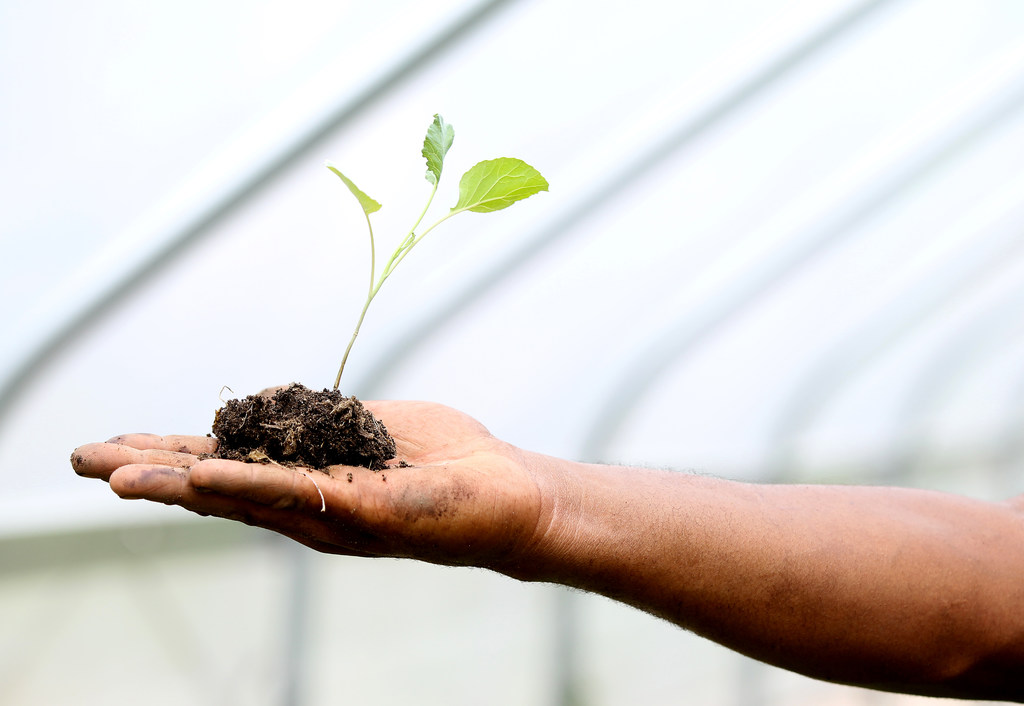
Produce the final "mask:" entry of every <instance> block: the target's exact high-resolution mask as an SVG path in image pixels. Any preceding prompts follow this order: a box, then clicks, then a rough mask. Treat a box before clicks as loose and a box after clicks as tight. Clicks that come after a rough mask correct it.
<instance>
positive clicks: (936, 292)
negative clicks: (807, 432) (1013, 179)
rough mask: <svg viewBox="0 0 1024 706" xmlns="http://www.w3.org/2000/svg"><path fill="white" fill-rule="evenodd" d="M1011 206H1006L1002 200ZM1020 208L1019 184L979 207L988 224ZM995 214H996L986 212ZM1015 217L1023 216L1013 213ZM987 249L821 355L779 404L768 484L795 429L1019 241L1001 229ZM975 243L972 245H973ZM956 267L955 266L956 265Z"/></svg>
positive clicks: (779, 473)
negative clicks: (978, 258)
mask: <svg viewBox="0 0 1024 706" xmlns="http://www.w3.org/2000/svg"><path fill="white" fill-rule="evenodd" d="M1008 197H1010V198H1012V199H1014V202H1012V203H1010V204H1007V203H1004V202H1006V201H1007V198H1008ZM1022 208H1024V180H1022V181H1021V182H1019V183H1015V184H1013V185H1011V187H1010V188H1008V189H1006V190H1004V191H1003V192H1001V193H999V194H997V195H996V197H994V198H993V199H991V200H989V201H987V202H986V203H985V204H983V205H982V207H981V208H980V209H978V210H979V211H981V212H983V213H985V215H984V216H983V217H982V220H988V221H991V220H993V219H996V220H998V219H1002V218H1006V217H1007V213H1006V211H1007V210H1009V211H1011V212H1013V211H1021V209H1022ZM992 211H995V213H991V212H992ZM1016 216H1017V218H1020V217H1022V216H1024V212H1021V213H1016ZM978 220H979V219H978V218H976V217H975V216H974V214H973V213H972V214H971V215H970V216H969V217H968V218H966V219H965V220H964V221H963V222H962V223H964V224H966V225H958V226H954V227H955V228H956V227H961V228H962V227H966V228H976V227H977V226H978V223H977V222H978ZM991 239H992V240H994V241H996V242H995V243H992V244H990V247H991V248H992V251H991V252H990V253H989V254H988V256H987V257H986V258H985V259H984V260H983V261H982V262H980V263H977V264H975V265H973V266H971V265H970V264H969V263H968V264H966V265H964V266H963V267H962V268H961V269H960V271H959V272H958V273H957V274H956V275H955V276H954V277H953V279H952V280H946V281H944V282H943V283H941V284H939V285H936V286H935V287H934V288H933V289H932V291H931V292H927V293H925V294H922V295H919V296H918V297H916V298H910V299H908V300H907V302H906V303H905V304H904V305H903V306H902V307H895V308H892V309H889V310H888V311H887V313H886V315H885V316H883V317H882V318H875V319H873V320H872V321H870V322H868V323H867V324H866V325H865V326H863V327H859V328H857V329H856V330H854V331H852V332H850V333H849V334H848V335H846V336H845V337H844V338H843V340H842V341H840V342H839V343H837V344H836V345H835V346H833V348H832V351H831V352H830V353H827V354H825V355H824V356H822V359H821V360H820V362H819V363H818V364H817V365H815V366H814V368H813V370H812V371H811V372H809V373H808V374H806V375H805V376H804V378H803V379H804V382H803V383H802V384H801V385H800V386H799V388H798V389H797V390H796V391H795V392H794V393H793V394H792V395H790V398H789V401H788V402H785V403H783V405H782V412H781V413H780V414H779V422H778V423H777V424H776V426H775V430H774V432H773V434H772V436H773V438H774V442H773V451H772V452H771V454H770V456H769V458H768V460H767V461H766V463H765V466H764V477H765V480H766V481H767V482H782V481H784V480H787V479H788V478H791V477H792V473H790V472H789V469H790V467H791V465H792V463H793V458H792V454H793V448H792V443H793V440H794V439H795V437H796V436H798V435H799V433H800V431H801V430H802V429H804V428H806V427H807V426H808V425H809V424H811V423H812V421H813V420H814V418H815V416H816V415H817V414H818V413H819V412H820V411H821V410H822V409H824V408H825V407H826V406H827V405H828V403H829V402H830V401H831V399H832V398H833V397H834V396H835V395H836V394H838V393H839V391H840V390H841V389H842V388H843V387H844V385H846V384H848V383H849V382H850V381H851V380H852V379H854V378H855V377H856V376H857V375H858V374H860V373H861V372H863V371H864V370H866V369H868V368H869V367H870V365H871V364H872V363H873V362H874V361H875V360H876V359H877V358H878V357H879V356H880V355H882V354H883V353H884V352H885V351H886V350H887V349H889V348H890V347H891V346H893V345H896V344H897V343H898V342H899V341H901V340H904V339H905V338H906V337H907V336H910V335H912V334H913V333H914V332H915V331H916V330H917V329H918V328H919V327H920V326H922V325H923V324H924V323H926V322H927V321H929V320H930V319H931V318H932V317H934V316H935V315H937V314H938V313H939V312H941V310H942V309H943V308H944V307H945V306H947V305H948V304H949V303H950V302H951V301H953V300H954V299H955V298H956V297H958V296H962V295H963V293H964V292H965V291H969V290H970V289H971V288H973V287H975V286H976V285H977V284H978V283H979V281H980V280H981V279H982V278H983V277H985V276H986V275H988V274H989V273H990V272H991V271H992V270H994V269H997V268H999V267H1001V266H1002V265H1004V264H1005V263H1006V260H1005V258H1006V257H1007V256H1008V255H1010V254H1012V253H1013V252H1014V251H1015V250H1017V249H1019V248H1021V246H1022V245H1024V243H1021V242H1020V239H1019V238H1018V237H1016V235H1015V234H1013V233H1011V232H1008V231H1005V230H1001V231H1000V232H997V234H996V235H995V236H992V238H991ZM974 245H977V243H975V244H974ZM958 264H959V263H958Z"/></svg>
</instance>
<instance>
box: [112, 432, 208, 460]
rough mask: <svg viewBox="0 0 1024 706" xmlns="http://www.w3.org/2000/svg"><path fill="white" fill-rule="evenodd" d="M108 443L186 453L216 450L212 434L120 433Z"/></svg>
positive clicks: (206, 452)
mask: <svg viewBox="0 0 1024 706" xmlns="http://www.w3.org/2000/svg"><path fill="white" fill-rule="evenodd" d="M107 443H109V444H123V445H125V446H131V447H133V448H136V449H163V450H165V451H177V452H179V453H188V454H196V455H197V456H198V455H199V454H212V453H213V452H214V451H216V450H217V439H216V438H214V437H212V436H186V435H182V434H170V435H168V436H158V435H157V434H121V435H119V436H115V437H114V438H112V439H110V440H109V441H108V442H107Z"/></svg>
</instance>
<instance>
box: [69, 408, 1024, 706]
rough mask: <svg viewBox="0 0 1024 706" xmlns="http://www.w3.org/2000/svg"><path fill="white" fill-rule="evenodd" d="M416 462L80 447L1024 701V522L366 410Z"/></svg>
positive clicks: (132, 484) (806, 648)
mask: <svg viewBox="0 0 1024 706" xmlns="http://www.w3.org/2000/svg"><path fill="white" fill-rule="evenodd" d="M368 406H371V408H372V409H373V411H374V412H375V413H376V414H377V415H378V416H379V417H381V418H382V419H383V421H384V423H385V424H386V425H387V427H388V429H389V430H390V431H391V432H392V434H393V435H394V436H395V437H396V440H397V442H398V447H399V459H401V460H404V461H406V462H407V463H409V464H411V466H410V467H407V468H393V469H389V470H385V471H380V472H377V473H374V472H372V471H369V470H367V469H359V468H345V467H340V466H339V467H333V468H332V469H330V474H329V475H328V474H323V473H320V472H316V471H307V470H302V469H299V470H292V469H286V468H282V467H278V466H268V465H254V464H242V463H238V462H233V461H222V460H216V459H210V460H202V461H200V460H198V459H197V457H196V456H195V455H194V454H199V453H202V452H204V451H209V450H211V449H212V448H213V446H214V444H215V442H214V441H212V440H210V439H207V438H205V437H154V436H150V435H128V436H125V437H118V438H115V439H114V440H112V442H114V443H105V444H89V445H87V446H84V447H81V448H80V449H77V450H76V451H75V453H74V454H73V455H72V463H73V465H74V467H75V469H76V471H78V472H79V473H80V474H82V475H86V476H92V477H97V478H101V479H104V480H107V481H108V482H109V483H110V485H111V487H112V488H113V489H114V490H115V492H117V493H118V494H119V495H121V496H122V497H128V498H145V499H148V500H155V501H158V502H165V503H170V504H178V505H181V506H183V507H186V508H188V509H190V510H193V511H194V512H198V513H201V514H211V515H218V516H222V517H228V518H231V519H236V520H240V521H243V522H247V523H249V524H253V525H259V526H263V527H267V528H269V529H273V530H276V531H278V532H281V533H282V534H285V535H286V536H289V537H292V538H293V539H295V540H297V541H300V542H303V543H304V544H307V545H309V546H311V547H313V548H315V549H318V550H321V551H328V552H335V553H344V554H351V555H357V556H402V557H412V558H418V559H423V560H426V561H431V562H435V563H442V564H460V565H475V566H483V567H486V568H490V569H493V570H496V571H499V572H502V573H505V574H507V575H509V576H513V577H515V578H518V579H522V580H527V581H550V582H555V583H561V584H566V585H570V586H575V587H578V588H581V589H584V590H588V591H593V592H596V593H601V594H604V595H607V596H609V597H612V598H615V599H617V600H621V601H623V602H626V603H629V604H631V605H634V606H636V607H638V608H641V609H643V610H646V611H648V612H651V613H653V614H655V615H658V616H661V617H663V618H665V619H667V620H670V621H672V622H674V623H676V624H678V625H680V626H682V627H684V628H687V629H690V630H693V631H695V632H697V633H699V634H702V635H705V636H707V637H709V638H711V639H713V640H715V641H717V642H720V643H722V644H724V645H727V646H729V647H731V648H733V649H736V650H738V651H740V652H743V653H745V654H748V655H750V656H752V657H755V658H757V659H761V660H763V661H766V662H769V663H772V664H775V665H778V666H781V667H784V668H787V669H791V670H794V671H798V672H801V673H804V674H808V675H810V676H815V677H818V678H822V679H828V680H832V681H838V682H844V683H852V684H859V685H863V686H869V687H874V688H879V689H887V690H894V691H906V692H912V693H924V694H933V695H949V696H961V697H968V698H988V699H1012V700H1024V679H1022V678H1021V677H1020V675H1021V674H1024V609H1022V608H1021V606H1024V516H1022V514H1021V512H1020V508H1019V507H1018V506H1016V505H1014V504H991V503H982V502H976V501H971V500H967V499H964V498H960V497H956V496H951V495H945V494H941V493H934V492H927V491H915V490H900V489H892V488H864V487H836V486H758V485H751V484H744V483H735V482H730V481H723V480H716V479H709V478H703V477H698V476H692V475H686V474H679V473H669V472H656V471H646V470H639V469H632V468H622V467H610V466H597V465H589V464H580V463H575V462H571V461H563V460H560V459H554V458H550V457H546V456H541V455H539V454H533V453H529V452H525V451H522V450H520V449H517V448H515V447H513V446H511V445H509V444H506V443H504V442H501V441H499V440H497V439H495V438H494V437H492V436H491V435H490V434H489V433H487V431H486V429H484V428H483V427H482V426H480V425H479V424H477V423H476V422H475V421H473V420H472V419H470V418H468V417H466V416H465V415H461V414H460V413H458V412H455V411H454V410H450V409H448V408H444V407H440V406H437V405H428V404H425V403H372V404H371V403H368Z"/></svg>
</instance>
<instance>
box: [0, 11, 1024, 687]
mask: <svg viewBox="0 0 1024 706" xmlns="http://www.w3.org/2000/svg"><path fill="white" fill-rule="evenodd" d="M1022 32H1024V5H1021V4H1020V3H1018V2H1014V1H1012V0H1005V1H1003V2H999V1H997V0H982V1H979V2H973V3H966V2H954V1H953V0H938V1H935V0H933V1H931V2H925V1H924V0H916V1H910V0H905V1H897V0H886V1H883V0H875V1H873V2H853V1H850V0H847V1H843V2H840V1H831V2H810V1H805V2H789V3H781V2H775V3H760V2H752V1H750V0H727V1H724V2H714V3H712V2H689V3H676V4H674V5H672V4H668V3H659V2H649V1H643V0H642V1H640V2H633V3H628V4H622V3H609V2H595V3H589V4H582V3H572V2H564V1H563V2H559V1H549V2H544V3H541V2H538V1H534V2H529V1H526V0H497V1H491V2H482V1H461V0H440V1H439V2H435V3H430V4H423V3H414V2H398V1H395V2H378V3H355V2H338V1H335V2H322V1H318V0H299V1H293V2H289V3H284V2H270V1H262V2H261V1H256V2H248V3H240V2H230V1H226V2H220V3H215V4H211V3H199V2H190V1H184V2H177V3H159V2H158V3H131V2H123V1H119V0H97V1H96V2H92V3H71V2H67V1H63V2H62V1H60V0H52V1H49V2H47V1H43V2H32V3H29V2H26V1H24V0H7V1H6V2H4V3H0V127H2V129H0V188H2V193H3V194H4V201H3V208H2V209H0V272H2V279H0V287H2V289H0V294H2V296H0V330H2V331H3V343H2V349H0V479H2V483H3V488H4V490H3V492H2V493H0V622H2V624H3V625H4V626H5V629H4V630H3V632H2V634H0V703H3V704H66V703H75V704H93V703H95V704H116V703H138V702H139V701H140V700H144V701H145V702H146V703H151V704H164V703H167V704H178V703H193V704H207V703H208V704H295V705H299V704H301V705H303V706H304V705H306V704H332V703H358V704H404V703H409V702H413V701H415V702H416V703H419V704H478V703H491V704H524V703H530V704H551V705H552V706H554V705H559V706H563V705H564V706H567V705H568V704H576V705H583V704H586V705H587V706H590V705H594V706H597V705H602V706H603V705H612V704H638V703H643V704H677V703H701V704H744V705H746V704H896V703H900V704H902V703H913V702H916V701H917V699H913V698H908V697H898V696H891V695H881V694H873V693H870V692H866V691H862V690H857V689H852V688H847V687H840V686H835V685H829V684H822V683H818V682H814V681H811V680H808V679H804V678H801V677H796V676H793V675H790V674H786V673H784V672H781V671H778V670H774V669H770V668H766V667H762V666H760V665H756V664H755V663H753V662H750V661H748V660H746V659H744V658H741V657H738V656H736V655H734V654H732V653H729V652H728V651H726V650H724V649H722V648H719V647H717V646H715V645H713V644H710V643H708V642H706V641H704V640H701V639H699V638H696V637H694V636H692V635H689V634H686V633H683V632H681V631H680V630H678V629H676V628H673V627H671V626H669V625H667V624H664V623H661V622H659V621H657V620H656V619H654V618H651V617H649V616H646V615H644V614H641V613H639V612H637V611H634V610H632V609H628V608H624V607H622V606H618V605H615V604H613V603H611V602H609V601H605V600H603V599H597V598H593V597H588V596H583V595H579V594H568V593H565V592H562V591H561V590H559V589H555V588H553V587H547V586H526V585H520V584H517V583H515V582H513V581H511V580H507V579H504V578H502V577H499V576H494V575H490V574H487V573H485V572H473V571H465V570H451V569H439V568H436V567H430V566H422V565H417V564H411V563H403V562H396V561H383V560H382V561H356V560H348V559H341V558H337V557H320V556H314V555H312V554H310V553H308V552H306V551H304V550H301V549H298V548H296V547H292V546H289V545H288V544H287V543H285V542H284V541H279V540H277V539H276V538H274V537H272V536H270V535H269V534H268V533H265V532H261V531H259V530H253V529H250V528H247V527H241V526H239V527H235V526H232V525H231V524H230V523H227V522H217V521H211V520H202V519H200V518H196V517H192V516H190V515H188V514H187V513H185V512H183V511H179V510H177V509H173V508H164V507H162V506H149V505H142V504H137V503H127V502H123V501H120V500H118V499H117V498H116V497H115V496H113V495H112V494H111V493H110V492H109V491H108V490H107V488H106V487H105V486H104V485H103V484H102V483H98V482H90V481H87V480H83V479H81V478H79V477H77V476H76V475H75V474H74V473H73V472H72V471H71V469H70V466H69V464H68V460H67V459H68V456H69V454H70V452H71V450H72V449H73V448H74V447H75V446H77V445H79V444H82V443H85V442H87V441H92V440H101V439H105V438H107V437H110V436H112V435H114V434H116V433H121V432H125V431H135V430H143V431H153V432H157V433H205V432H206V431H207V430H208V428H209V424H210V422H211V421H212V415H213V410H214V409H215V408H216V407H217V406H218V405H219V403H220V402H219V399H218V397H219V395H220V392H221V389H222V387H223V386H225V385H227V386H230V387H231V388H232V389H233V390H235V391H236V392H238V393H239V394H246V393H249V392H254V391H256V390H259V389H261V388H262V387H265V386H267V385H271V384H277V383H281V382H287V381H291V380H298V381H301V382H304V383H306V384H308V385H310V386H313V387H323V386H328V385H330V384H331V382H332V381H333V373H334V371H335V369H336V366H337V361H338V360H339V358H340V353H341V351H342V349H343V348H344V345H345V342H346V341H347V338H348V335H349V332H350V331H351V326H352V324H353V322H354V318H355V316H356V314H357V312H358V308H359V307H360V306H361V304H362V301H361V300H362V297H363V294H364V291H365V280H366V271H367V268H368V248H367V243H366V236H365V233H364V230H363V228H364V225H363V222H362V216H361V213H360V212H359V210H358V206H357V205H356V203H355V202H354V200H352V199H351V197H350V195H349V194H348V193H347V192H346V191H345V190H344V187H343V186H342V185H341V184H340V183H339V182H338V180H337V179H336V177H334V176H333V175H331V174H330V173H329V172H328V171H327V170H326V169H324V167H323V164H324V162H325V161H328V160H329V161H332V162H334V163H336V164H338V165H339V166H340V167H341V168H343V169H344V170H345V171H346V173H347V174H349V176H351V177H352V178H353V179H355V181H356V182H357V183H358V184H359V185H360V186H361V187H362V188H363V190H365V191H366V192H367V193H369V194H370V195H371V196H373V197H374V198H376V199H377V200H379V201H381V202H382V203H383V204H384V208H383V210H382V211H381V212H380V213H378V214H376V216H375V231H376V233H377V235H378V242H379V243H380V247H381V249H387V250H390V247H389V246H391V247H393V245H394V244H395V242H396V241H397V239H398V238H399V237H400V236H401V235H402V234H404V232H405V230H406V229H407V228H408V227H409V225H411V223H412V221H413V220H415V217H416V215H417V214H418V213H419V209H420V208H421V206H422V203H423V202H424V200H425V198H426V196H427V194H428V191H429V186H428V184H427V183H426V181H424V180H423V171H424V169H423V163H422V159H421V157H420V154H419V150H420V147H421V144H422V139H423V133H424V131H425V130H426V127H427V126H428V125H429V123H430V120H431V117H432V115H433V114H434V113H435V112H440V113H441V114H443V115H444V117H445V118H446V119H447V120H448V122H450V123H452V124H453V125H454V127H455V131H456V138H455V144H454V146H453V148H452V150H451V152H450V153H449V155H448V159H447V161H446V169H445V178H444V179H443V181H442V184H441V188H440V190H439V195H438V202H437V208H438V209H440V211H439V212H443V210H444V209H446V208H447V207H448V206H450V205H452V204H453V203H454V202H455V198H456V193H457V182H458V176H459V175H460V174H461V173H462V172H463V171H464V170H465V169H466V168H468V167H469V166H470V165H472V164H474V163H475V162H477V161H479V160H481V159H488V158H493V157H498V156H515V157H520V158H522V159H525V160H526V161H528V162H530V163H531V164H533V165H534V166H536V167H537V168H538V169H540V170H541V171H542V172H543V173H544V175H545V176H546V177H547V179H548V181H549V182H550V183H551V190H550V192H549V193H544V194H541V195H539V196H536V197H533V198H531V199H529V200H528V201H525V202H523V203H522V204H517V205H515V206H513V207H512V208H510V209H509V210H507V211H503V212H501V213H499V214H486V215H485V214H479V215H478V214H466V215H464V216H460V217H459V218H457V219H453V220H452V221H451V222H450V223H448V224H446V226H445V228H444V229H439V230H438V231H437V232H436V233H434V234H432V235H431V237H430V238H429V239H428V240H427V241H425V242H424V244H423V245H422V246H421V247H420V248H417V250H416V251H415V252H414V254H413V255H412V256H410V257H409V258H408V259H407V260H406V261H405V263H403V266H402V270H401V272H400V274H398V275H397V276H396V277H395V278H393V279H392V280H391V283H390V284H389V285H388V287H386V288H385V289H384V290H383V291H382V294H381V296H380V297H378V299H377V300H376V302H375V304H374V307H373V309H372V310H371V312H370V315H369V317H368V319H367V323H366V324H365V326H364V328H363V332H362V333H361V335H360V340H359V342H358V343H357V346H356V348H355V349H354V352H353V355H352V358H351V360H350V362H349V368H348V370H347V372H346V378H347V379H346V381H345V383H344V387H345V389H346V391H347V392H349V393H354V394H357V395H359V396H361V397H365V398H371V397H384V398H419V399H431V400H436V401H439V402H444V403H446V404H449V405H452V406H454V407H457V408H459V409H462V410H464V411H466V412H469V413H470V414H472V415H473V416H475V417H477V418H478V419H480V420H481V421H482V422H483V423H484V424H486V425H487V426H488V427H489V428H490V429H491V430H492V431H493V432H494V433H495V434H496V435H497V436H499V437H501V438H504V439H506V440H508V441H510V442H512V443H515V444H517V445H520V446H523V447H526V448H530V449H534V450H537V451H542V452H546V453H551V454H555V455H561V456H566V457H572V458H581V459H586V460H598V461H624V462H629V463H633V464H638V465H656V466H663V467H669V468H675V469H679V470H697V471H699V472H702V473H711V474H715V475H723V476H728V477H734V478H744V479H751V480H763V481H770V482H778V481H793V480H800V481H807V482H844V483H867V482H875V483H893V484H901V485H915V486H925V487H931V488H938V489H943V490H949V491H953V492H959V493H965V494H968V495H972V496H976V497H982V498H992V499H997V498H1003V497H1006V496H1008V495H1011V494H1014V493H1017V492H1019V491H1020V490H1021V478H1022V474H1021V471H1022V460H1024V452H1022V434H1021V431H1020V429H1021V427H1022V421H1024V405H1022V403H1021V400H1022V397H1024V394H1022V393H1024V365H1022V363H1021V361H1022V360H1024V335H1022V334H1024V318H1022V316H1021V311H1022V306H1024V247H1022V246H1024V238H1022V237H1021V235H1020V232H1021V226H1022V224H1024V178H1022V176H1021V172H1020V164H1021V163H1022V157H1024V112H1022V108H1024V44H1022V43H1021V41H1020V37H1021V36H1022Z"/></svg>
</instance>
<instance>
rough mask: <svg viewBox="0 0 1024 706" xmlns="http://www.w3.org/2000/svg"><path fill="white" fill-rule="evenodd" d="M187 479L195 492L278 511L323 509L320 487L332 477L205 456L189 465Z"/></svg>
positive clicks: (295, 469)
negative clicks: (237, 499)
mask: <svg viewBox="0 0 1024 706" xmlns="http://www.w3.org/2000/svg"><path fill="white" fill-rule="evenodd" d="M189 482H190V483H191V485H192V487H193V488H195V489H196V490H197V491H199V492H208V493H217V494H219V495H225V496H229V497H235V498H240V499H242V500H246V501H249V502H253V503H256V504H258V505H263V506H266V507H271V508H274V509H278V510H316V511H322V510H324V509H325V508H326V497H325V495H324V492H323V489H322V488H323V487H325V486H326V484H328V483H331V482H333V480H332V478H331V477H330V476H329V475H327V474H325V473H319V472H317V471H310V470H308V469H299V468H286V467H284V466H279V465H277V464H270V463H266V464H265V463H241V462H238V461H227V460H223V459H207V460H204V461H200V462H198V463H196V464H195V465H194V466H192V470H191V473H190V476H189Z"/></svg>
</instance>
